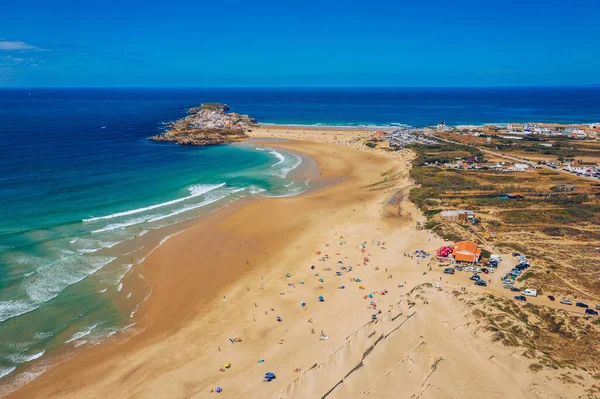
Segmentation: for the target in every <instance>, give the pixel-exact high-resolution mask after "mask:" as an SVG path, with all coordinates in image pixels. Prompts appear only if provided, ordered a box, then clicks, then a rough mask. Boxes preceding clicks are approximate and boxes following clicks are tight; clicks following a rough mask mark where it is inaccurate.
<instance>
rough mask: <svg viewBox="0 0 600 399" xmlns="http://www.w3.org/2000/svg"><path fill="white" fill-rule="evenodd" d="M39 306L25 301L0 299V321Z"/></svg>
mask: <svg viewBox="0 0 600 399" xmlns="http://www.w3.org/2000/svg"><path fill="white" fill-rule="evenodd" d="M38 307H39V306H38V305H36V304H33V303H30V302H27V301H22V300H18V301H1V302H0V323H1V322H3V321H6V320H8V319H11V318H13V317H17V316H21V315H24V314H25V313H29V312H32V311H34V310H36V309H37V308H38Z"/></svg>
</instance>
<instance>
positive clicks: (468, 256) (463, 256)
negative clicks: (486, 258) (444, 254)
mask: <svg viewBox="0 0 600 399" xmlns="http://www.w3.org/2000/svg"><path fill="white" fill-rule="evenodd" d="M452 256H454V260H455V261H457V262H470V263H475V262H477V261H479V257H480V256H481V248H479V246H478V245H477V244H475V243H474V242H471V241H461V242H457V243H456V244H454V251H453V252H452Z"/></svg>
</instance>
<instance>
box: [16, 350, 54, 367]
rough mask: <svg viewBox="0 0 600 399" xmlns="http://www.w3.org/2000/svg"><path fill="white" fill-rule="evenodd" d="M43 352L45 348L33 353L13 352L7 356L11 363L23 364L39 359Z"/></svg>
mask: <svg viewBox="0 0 600 399" xmlns="http://www.w3.org/2000/svg"><path fill="white" fill-rule="evenodd" d="M44 353H46V351H45V350H43V351H41V352H37V353H33V354H25V353H15V354H13V355H9V356H7V357H8V358H9V359H10V360H11V361H12V362H13V363H16V364H23V363H27V362H30V361H32V360H35V359H39V358H40V357H42V356H44Z"/></svg>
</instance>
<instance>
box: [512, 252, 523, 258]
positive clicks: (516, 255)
mask: <svg viewBox="0 0 600 399" xmlns="http://www.w3.org/2000/svg"><path fill="white" fill-rule="evenodd" d="M513 256H514V257H515V258H517V257H519V256H521V254H520V253H518V252H513Z"/></svg>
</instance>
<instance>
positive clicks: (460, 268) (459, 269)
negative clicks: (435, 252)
mask: <svg viewBox="0 0 600 399" xmlns="http://www.w3.org/2000/svg"><path fill="white" fill-rule="evenodd" d="M454 268H455V269H456V270H458V271H462V269H463V267H462V266H454Z"/></svg>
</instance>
